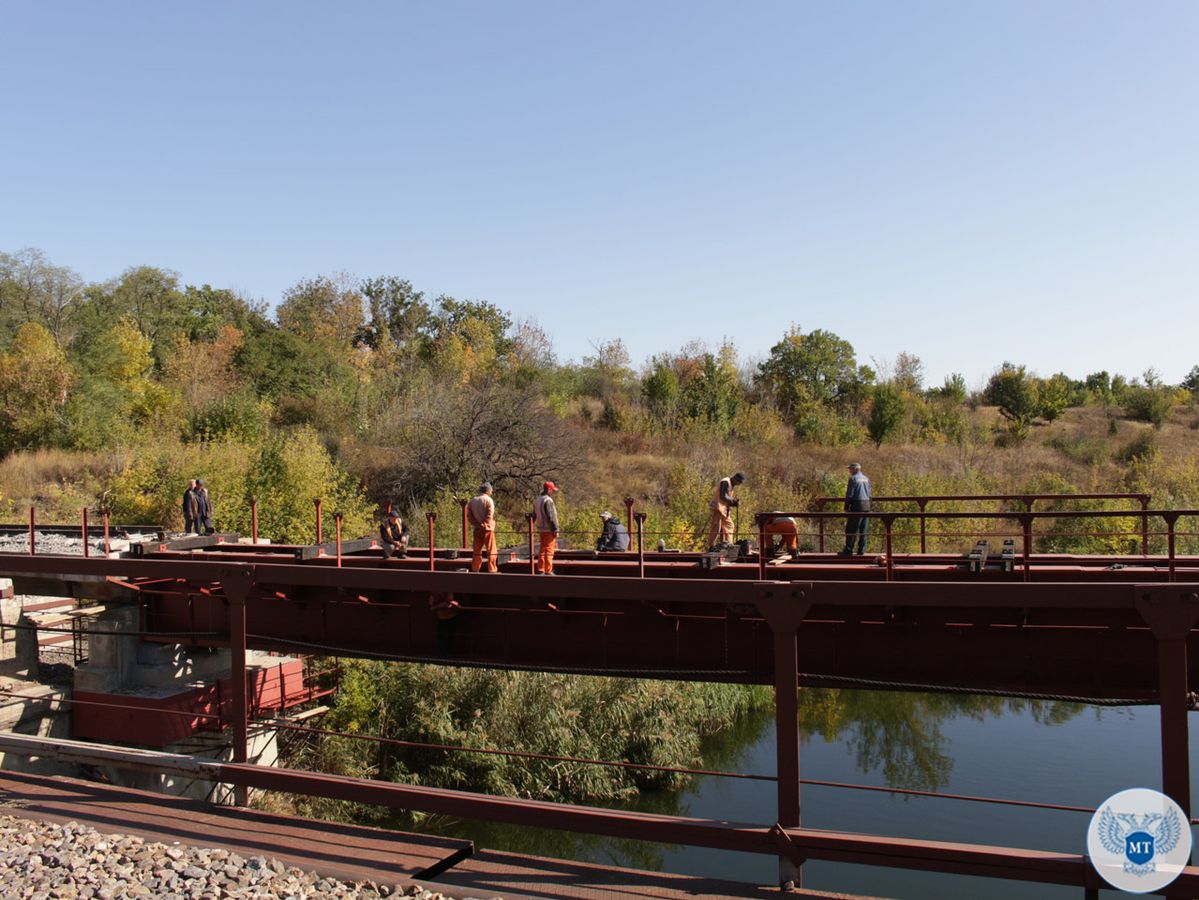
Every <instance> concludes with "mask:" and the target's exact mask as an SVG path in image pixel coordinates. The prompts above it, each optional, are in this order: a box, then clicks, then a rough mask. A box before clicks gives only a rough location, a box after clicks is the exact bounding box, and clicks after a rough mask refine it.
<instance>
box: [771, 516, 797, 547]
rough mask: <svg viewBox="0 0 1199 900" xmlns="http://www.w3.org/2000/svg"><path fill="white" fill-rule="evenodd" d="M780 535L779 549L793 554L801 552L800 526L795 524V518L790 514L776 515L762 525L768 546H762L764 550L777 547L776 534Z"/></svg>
mask: <svg viewBox="0 0 1199 900" xmlns="http://www.w3.org/2000/svg"><path fill="white" fill-rule="evenodd" d="M776 535H777V536H778V538H779V540H778V544H777V550H778V551H783V550H786V551H788V552H790V553H791V555H792V556H794V555H795V554H797V553H799V526H798V525H796V524H795V520H794V519H793V518H791V517H790V516H775V517H774V518H773V519H767V520H766V523H765V524H764V525H763V526H762V537H763V540H764V541H765V543H766V544H767V545H768V546H767V547H764V548H762V549H763V552H765V551H766V550H767V549H775V548H776V545H775V540H774V539H775V536H776Z"/></svg>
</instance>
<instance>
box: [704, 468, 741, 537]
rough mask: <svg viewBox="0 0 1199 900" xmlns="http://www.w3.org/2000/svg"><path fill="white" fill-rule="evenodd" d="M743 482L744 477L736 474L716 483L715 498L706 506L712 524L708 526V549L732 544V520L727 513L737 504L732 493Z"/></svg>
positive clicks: (739, 473)
mask: <svg viewBox="0 0 1199 900" xmlns="http://www.w3.org/2000/svg"><path fill="white" fill-rule="evenodd" d="M744 481H745V475H744V474H743V473H741V472H738V473H737V474H736V475H730V476H729V477H728V478H722V479H720V481H718V482H716V496H715V498H713V500H712V502H711V503H709V504H708V506H709V508H710V509H711V510H712V522H711V524H710V525H708V548H709V549H714V548H717V547H719V546H720V545H721V544H730V543H732V541H733V520H732V517H731V516H730V515H729V511H730V510H731V509H732V508H733V507H734V506H736V505H737V503H738V500H737V498H736V497H734V496H733V491H734V490H735V489H736V487H737V486H738V485H739V484H742V483H744Z"/></svg>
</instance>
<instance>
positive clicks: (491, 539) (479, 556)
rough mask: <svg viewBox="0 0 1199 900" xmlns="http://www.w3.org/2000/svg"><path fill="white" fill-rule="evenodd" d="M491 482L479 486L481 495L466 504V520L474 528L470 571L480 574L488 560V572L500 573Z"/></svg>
mask: <svg viewBox="0 0 1199 900" xmlns="http://www.w3.org/2000/svg"><path fill="white" fill-rule="evenodd" d="M491 493H492V487H491V482H490V481H484V482H483V484H482V485H480V486H479V493H478V494H477V495H476V496H475V497H474V498H473V499H472V500H471V501H470V503H468V504H466V518H467V520H468V521H469V522H470V524H471V526H472V527H473V528H474V552H473V553H472V555H471V558H470V570H471V571H472V572H478V571H479V570H480V569H481V568H483V558H484V557H486V558H487V571H488V572H498V571H499V566H498V565H496V554H497V550H496V546H495V501H494V500H492V499H491Z"/></svg>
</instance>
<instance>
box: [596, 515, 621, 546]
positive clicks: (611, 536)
mask: <svg viewBox="0 0 1199 900" xmlns="http://www.w3.org/2000/svg"><path fill="white" fill-rule="evenodd" d="M600 518H601V519H603V521H604V533H603V534H601V535H600V537H599V540H598V541H596V542H595V549H596V550H598V551H600V553H612V552H619V551H621V550H628V549H629V529H627V528H625V527H624V523H623V522H621V521H620V519H618V518H616V516H614V515H612V513H610V512H602V513H600Z"/></svg>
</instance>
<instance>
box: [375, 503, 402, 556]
mask: <svg viewBox="0 0 1199 900" xmlns="http://www.w3.org/2000/svg"><path fill="white" fill-rule="evenodd" d="M408 537H409V534H408V523H407V522H403V521H401V519H400V514H399V513H398V512H396V511H395V509H394V508H393V509H389V510H388V511H387V515H385V516H384V517H383V523H382V524H381V525H380V526H379V544H380V546H381V547H382V548H383V558H384V559H391V558H392V556H398V557H400V558H401V559H403V558H404V557H405V556H406V555H407V554H408Z"/></svg>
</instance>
